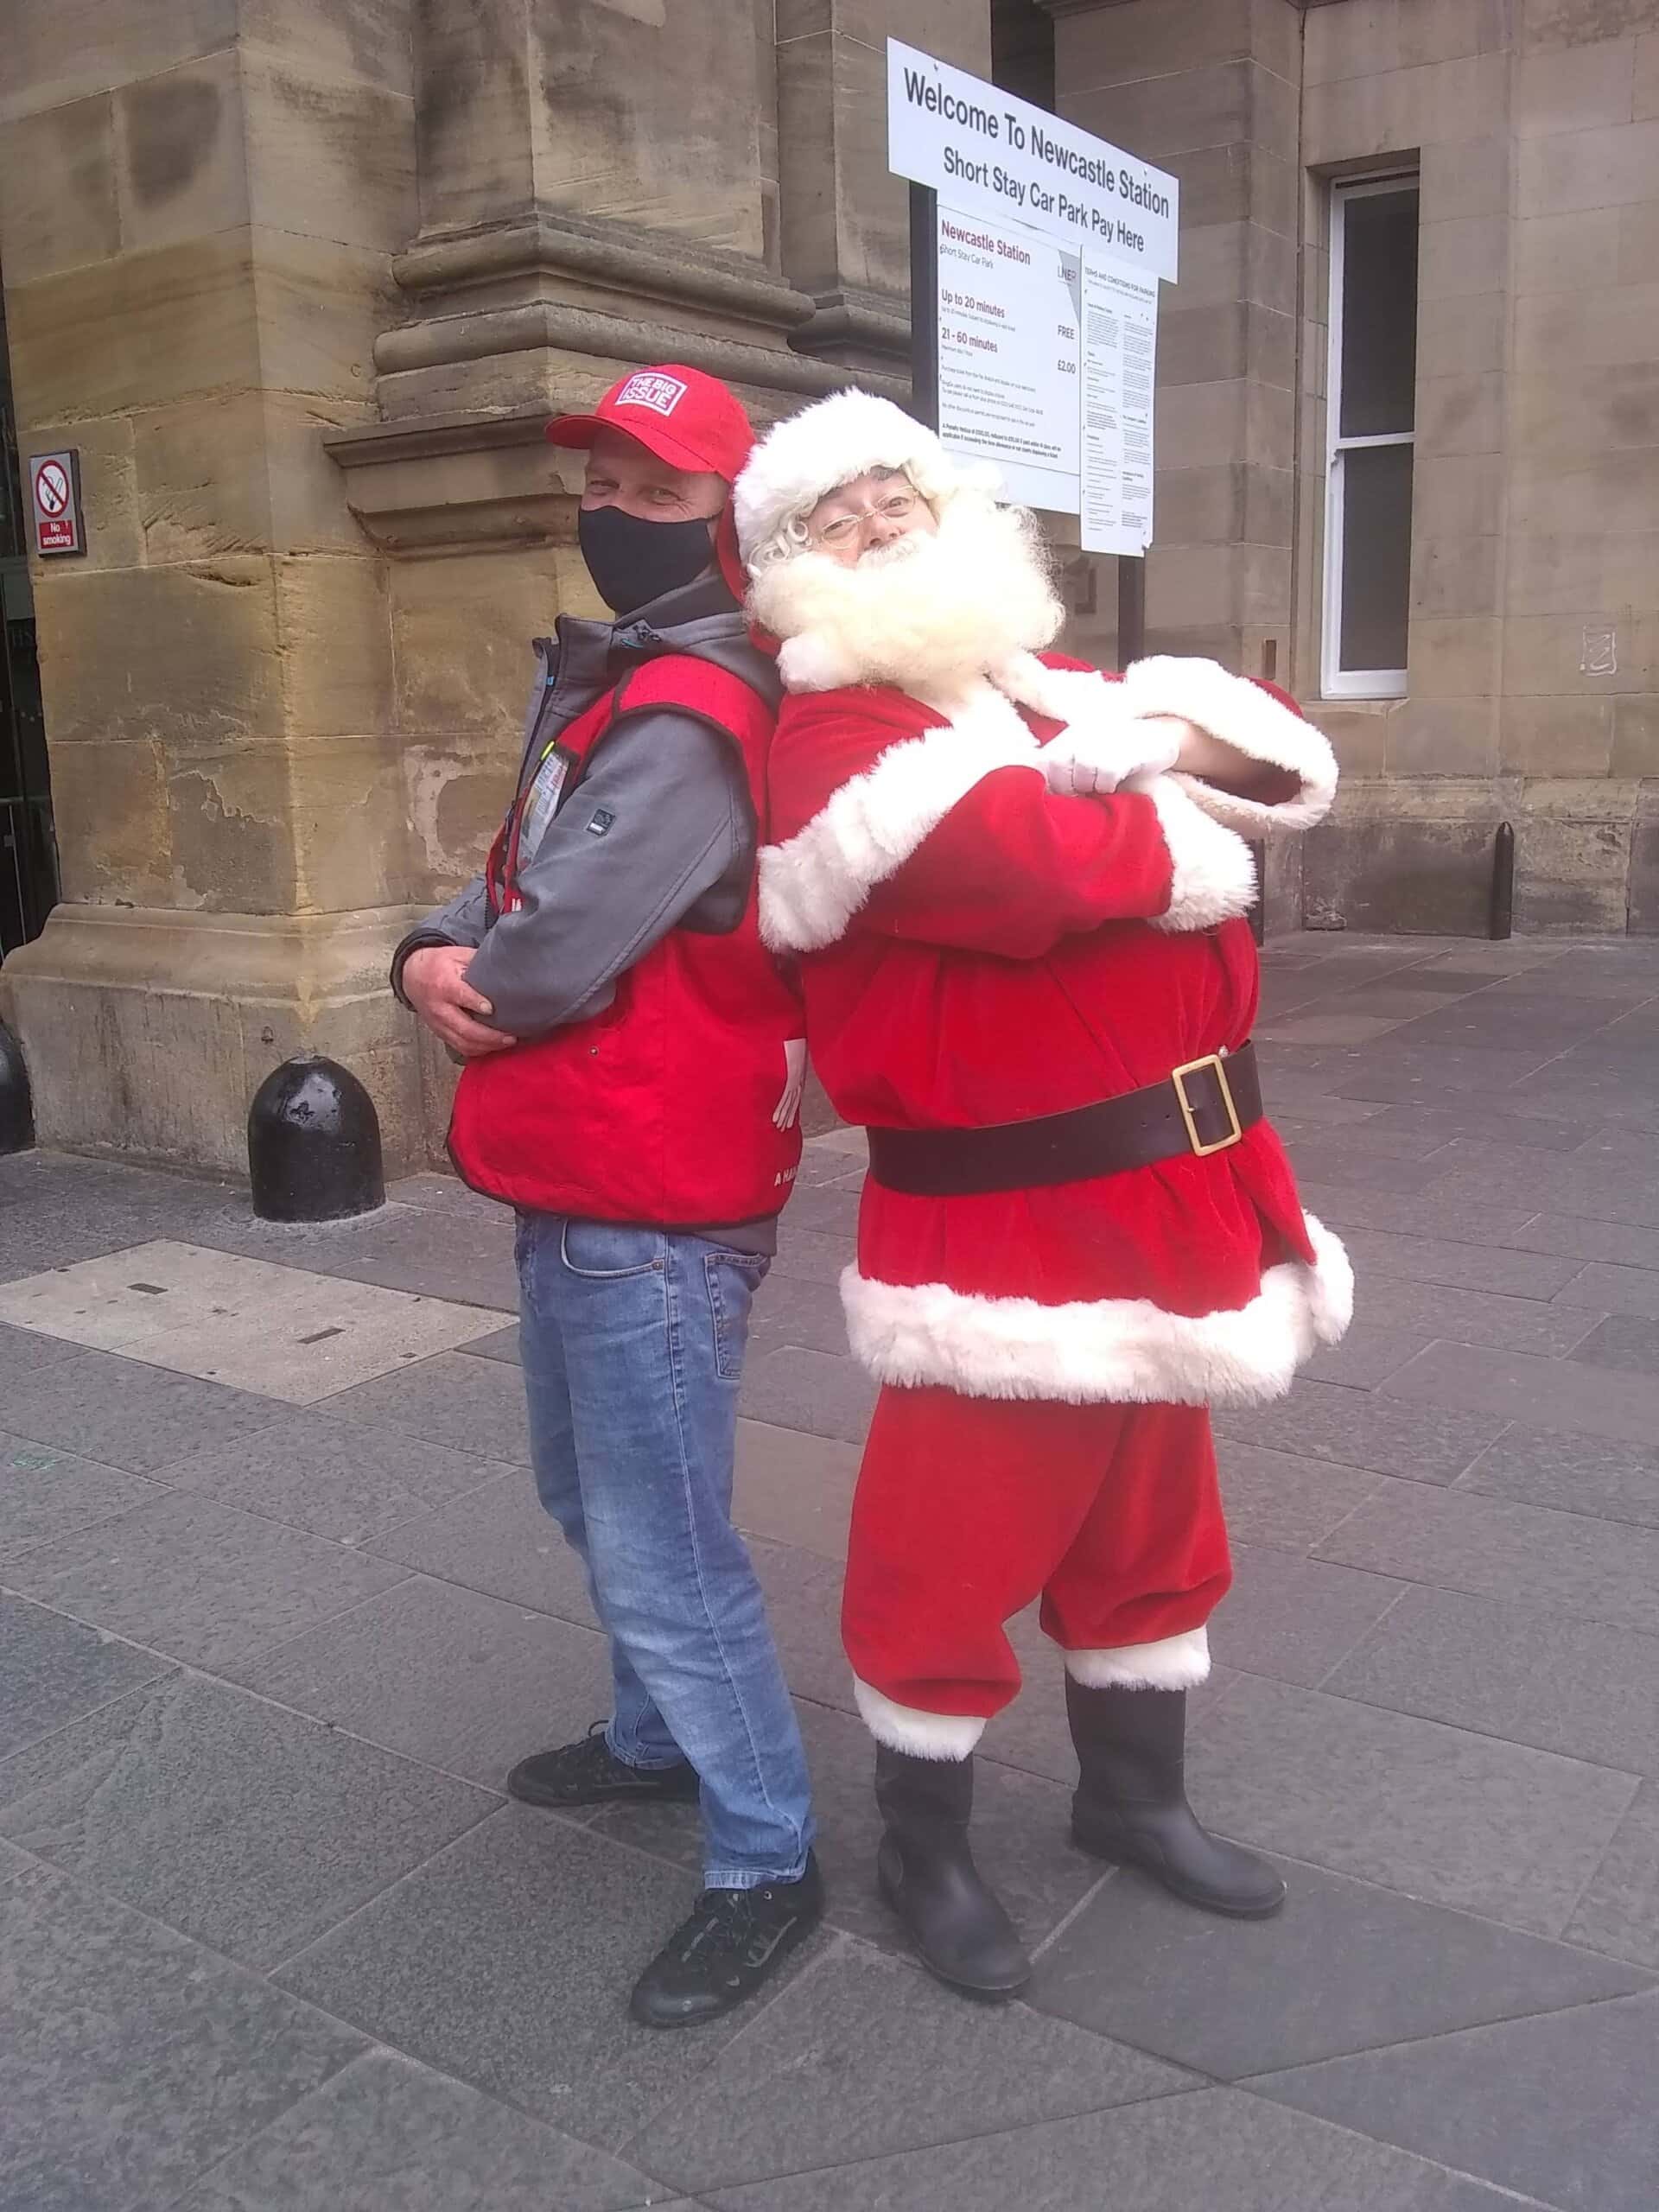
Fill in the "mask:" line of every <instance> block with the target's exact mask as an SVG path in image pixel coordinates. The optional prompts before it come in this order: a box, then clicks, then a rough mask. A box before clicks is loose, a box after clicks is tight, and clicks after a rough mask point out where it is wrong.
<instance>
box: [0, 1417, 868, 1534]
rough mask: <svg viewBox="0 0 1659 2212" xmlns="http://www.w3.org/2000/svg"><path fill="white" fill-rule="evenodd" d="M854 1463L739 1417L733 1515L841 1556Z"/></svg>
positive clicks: (830, 1442) (796, 1435) (746, 1528)
mask: <svg viewBox="0 0 1659 2212" xmlns="http://www.w3.org/2000/svg"><path fill="white" fill-rule="evenodd" d="M858 1462H859V1452H858V1449H857V1446H855V1445H851V1444H843V1443H842V1442H840V1441H838V1440H836V1439H834V1438H830V1437H823V1436H812V1435H810V1434H808V1433H806V1432H805V1431H804V1430H801V1429H792V1428H778V1427H772V1425H771V1424H769V1423H767V1422H765V1421H739V1422H738V1424H737V1470H736V1477H735V1481H734V1489H733V1518H734V1520H735V1522H736V1523H737V1525H738V1527H739V1528H740V1529H742V1530H743V1532H744V1534H745V1535H753V1536H766V1537H770V1538H771V1539H772V1541H773V1542H775V1543H783V1544H795V1545H798V1546H799V1547H800V1548H802V1549H803V1550H805V1551H810V1552H815V1553H817V1555H818V1556H819V1557H820V1558H823V1559H829V1560H841V1559H844V1558H845V1557H846V1555H847V1525H848V1521H849V1516H850V1515H851V1512H852V1503H853V1490H854V1486H855V1484H856V1482H857V1479H858ZM0 1465H3V1462H0Z"/></svg>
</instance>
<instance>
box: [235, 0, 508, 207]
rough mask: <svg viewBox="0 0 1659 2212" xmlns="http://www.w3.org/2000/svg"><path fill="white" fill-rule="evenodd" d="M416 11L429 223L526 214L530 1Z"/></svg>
mask: <svg viewBox="0 0 1659 2212" xmlns="http://www.w3.org/2000/svg"><path fill="white" fill-rule="evenodd" d="M277 4H282V0H277ZM414 16H415V46H414V54H415V80H416V97H415V138H416V148H415V170H416V179H417V180H418V184H419V192H420V217H421V227H422V229H423V231H434V230H448V229H451V228H456V229H459V228H462V227H464V226H467V225H468V224H472V223H488V222H499V221H500V220H502V219H504V218H505V217H506V216H509V215H518V214H523V213H524V212H525V211H526V210H527V209H528V208H529V207H531V206H532V205H533V203H534V200H535V195H536V179H535V158H534V153H533V149H532V146H531V132H530V92H529V78H528V69H529V60H530V41H529V23H528V16H527V0H423V4H422V5H421V6H420V7H418V8H417V9H416V10H415V11H414Z"/></svg>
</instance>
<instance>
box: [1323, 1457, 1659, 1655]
mask: <svg viewBox="0 0 1659 2212" xmlns="http://www.w3.org/2000/svg"><path fill="white" fill-rule="evenodd" d="M1318 1550H1319V1556H1320V1557H1321V1558H1325V1559H1336V1560H1342V1561H1343V1562H1344V1564H1345V1565H1346V1566H1349V1567H1369V1568H1370V1570H1371V1571H1372V1572H1373V1573H1378V1574H1396V1575H1398V1576H1400V1578H1401V1579H1402V1580H1403V1581H1408V1582H1427V1583H1433V1584H1434V1585H1436V1586H1438V1587H1439V1588H1440V1589H1443V1590H1467V1591H1469V1592H1471V1593H1472V1594H1473V1595H1474V1596H1476V1597H1482V1598H1496V1599H1500V1600H1503V1599H1510V1600H1512V1601H1514V1602H1515V1603H1516V1604H1522V1605H1535V1606H1537V1607H1538V1608H1539V1609H1540V1610H1541V1611H1547V1612H1554V1613H1564V1614H1567V1615H1568V1616H1569V1617H1570V1618H1573V1619H1576V1620H1588V1621H1607V1622H1611V1624H1613V1625H1614V1626H1616V1627H1623V1628H1630V1629H1634V1630H1636V1631H1637V1633H1638V1634H1639V1635H1643V1636H1656V1635H1659V1534H1656V1533H1655V1532H1654V1531H1653V1530H1651V1529H1636V1528H1631V1527H1630V1526H1629V1525H1627V1524H1620V1523H1616V1522H1604V1521H1599V1520H1594V1519H1592V1518H1591V1517H1590V1516H1588V1515H1586V1514H1580V1513H1558V1512H1555V1511H1554V1510H1551V1509H1549V1508H1548V1507H1544V1506H1535V1505H1516V1504H1514V1503H1511V1502H1510V1500H1509V1499H1508V1498H1500V1497H1484V1496H1481V1495H1478V1494H1474V1493H1471V1492H1470V1491H1464V1490H1457V1491H1427V1490H1424V1491H1420V1492H1418V1493H1417V1494H1416V1495H1415V1496H1410V1495H1408V1494H1406V1493H1405V1492H1403V1491H1401V1492H1398V1493H1396V1492H1395V1491H1383V1492H1382V1493H1381V1494H1380V1495H1378V1496H1377V1497H1373V1498H1370V1499H1368V1500H1367V1502H1366V1503H1364V1504H1363V1505H1362V1506H1360V1507H1359V1508H1358V1509H1357V1510H1356V1511H1355V1512H1353V1513H1352V1514H1351V1515H1350V1516H1349V1517H1348V1519H1347V1520H1346V1521H1344V1522H1343V1524H1342V1526H1341V1528H1339V1529H1337V1530H1336V1532H1335V1533H1334V1534H1333V1535H1331V1536H1329V1537H1327V1538H1326V1539H1325V1541H1324V1542H1323V1543H1322V1544H1320V1545H1319V1547H1318Z"/></svg>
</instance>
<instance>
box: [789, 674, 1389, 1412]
mask: <svg viewBox="0 0 1659 2212" xmlns="http://www.w3.org/2000/svg"><path fill="white" fill-rule="evenodd" d="M1116 680H1118V679H1115V678H1114V679H1106V678H1103V677H1100V676H1099V675H1098V674H1097V673H1096V672H1095V671H1090V670H1087V669H1085V668H1084V666H1083V665H1082V664H1079V663H1076V662H1071V661H1066V660H1065V659H1063V658H1060V657H1059V656H1058V655H1045V656H1043V657H1042V658H1041V661H1040V664H1039V663H1038V662H1035V661H1031V662H1029V663H1028V664H1027V670H1026V672H1025V676H1024V679H1023V681H1022V682H1020V683H1019V684H1018V685H1017V686H1016V687H1014V688H1017V690H1018V691H1019V694H1020V703H1019V704H1018V705H1017V706H1016V704H1014V702H1011V701H1010V699H1009V698H1008V697H1007V696H1004V695H1003V693H1002V692H1001V691H998V690H995V689H994V688H993V687H992V686H991V685H990V684H988V683H983V682H980V683H976V684H974V685H973V686H971V687H970V688H969V690H967V691H966V692H964V693H963V695H962V696H961V697H960V698H958V699H957V700H955V701H953V702H949V703H948V704H946V705H940V706H929V705H926V704H925V703H924V702H922V701H920V700H919V699H915V698H912V697H910V696H907V695H906V694H905V693H903V692H900V691H898V690H892V689H888V688H884V687H876V686H859V687H851V688H848V689H844V690H835V691H826V692H821V693H817V694H809V695H806V696H796V697H793V698H791V699H789V700H788V701H786V702H785V707H784V710H783V714H782V716H781V719H780V720H779V725H778V730H777V734H776V736H775V738H774V741H773V745H772V755H771V763H770V772H769V773H770V794H771V826H772V836H773V837H774V838H775V840H776V842H774V843H773V844H772V845H770V846H769V847H767V848H766V849H765V850H764V851H763V853H762V855H761V861H760V917H761V928H762V931H763V933H764V934H765V936H766V938H767V941H768V942H769V943H770V944H772V946H773V947H774V949H776V950H780V951H790V952H793V953H796V954H798V955H799V956H801V972H802V979H803V983H804V991H805V996H806V1005H807V1023H808V1033H809V1037H810V1043H811V1047H812V1052H813V1056H814V1058H815V1060H816V1062H817V1067H818V1070H819V1072H820V1074H821V1076H822V1077H823V1083H824V1085H825V1088H826V1090H828V1092H829V1096H830V1098H831V1100H832V1102H833V1103H834V1104H835V1106H836V1109H837V1111H838V1112H839V1113H840V1114H841V1115H842V1116H843V1117H844V1118H845V1119H846V1120H848V1121H849V1122H860V1123H864V1124H868V1125H874V1126H877V1127H884V1128H900V1129H926V1128H978V1127H984V1126H988V1125H990V1124H995V1123H998V1122H1011V1121H1020V1120H1026V1119H1028V1118H1030V1117H1033V1116H1039V1115H1046V1114H1054V1113H1059V1112H1063V1111H1065V1110H1067V1109H1071V1108H1074V1107H1079V1106H1084V1105H1088V1104H1090V1103H1094V1102H1095V1101H1096V1100H1099V1099H1103V1098H1109V1097H1112V1096H1116V1095H1118V1094H1120V1093H1122V1092H1124V1091H1128V1090H1135V1089H1137V1088H1139V1087H1140V1086H1141V1085H1143V1084H1151V1083H1156V1082H1158V1081H1160V1080H1161V1079H1163V1078H1165V1077H1167V1076H1168V1074H1169V1073H1170V1071H1171V1070H1172V1069H1173V1068H1175V1067H1177V1066H1179V1065H1182V1064H1184V1063H1185V1062H1187V1061H1190V1060H1194V1059H1197V1058H1201V1057H1202V1056H1204V1055H1205V1054H1208V1053H1212V1052H1228V1051H1233V1050H1236V1048H1237V1047H1238V1046H1241V1045H1242V1044H1243V1042H1244V1041H1245V1039H1247V1038H1248V1037H1249V1032H1250V1025H1251V1022H1252V1020H1253V1019H1254V1016H1255V1002H1256V987H1257V968H1256V958H1255V944H1254V942H1253V940H1252V938H1251V933H1250V930H1249V925H1248V923H1247V922H1246V921H1245V920H1244V919H1243V916H1244V915H1245V914H1246V912H1248V910H1249V905H1250V902H1251V900H1252V899H1253V896H1254V893H1255V879H1254V868H1253V865H1252V861H1251V856H1250V854H1249V849H1248V848H1247V845H1246V843H1245V841H1244V835H1242V834H1241V832H1243V833H1245V834H1248V835H1250V836H1260V835H1264V834H1268V833H1270V832H1271V831H1272V830H1273V829H1275V828H1287V829H1299V828H1302V827H1305V826H1306V824H1307V823H1309V822H1311V821H1313V820H1316V819H1317V818H1318V817H1319V814H1320V813H1322V812H1323V811H1324V810H1325V806H1326V805H1328V804H1329V802H1330V797H1331V794H1332V790H1333V789H1334V785H1335V769H1334V766H1333V764H1332V759H1331V754H1330V750H1329V747H1327V746H1326V745H1325V741H1324V739H1323V738H1321V737H1320V736H1319V733H1318V732H1317V731H1315V730H1314V729H1313V728H1312V727H1311V726H1310V725H1309V724H1308V723H1306V721H1303V720H1302V718H1301V717H1300V714H1299V713H1298V712H1297V710H1296V709H1295V707H1294V703H1293V702H1290V701H1289V700H1288V699H1287V697H1286V696H1285V695H1284V694H1283V693H1281V692H1279V691H1278V690H1275V689H1274V687H1271V686H1265V685H1256V684H1253V683H1246V682H1244V681H1243V680H1242V679H1240V678H1237V677H1231V676H1229V675H1228V674H1226V672H1225V671H1223V670H1222V669H1220V668H1219V667H1217V666H1216V665H1215V664H1213V663H1209V662H1198V661H1175V660H1158V659H1154V660H1150V661H1144V662H1141V663H1139V664H1137V665H1136V666H1135V668H1134V669H1132V670H1131V671H1129V675H1128V678H1127V681H1128V684H1129V686H1130V692H1131V697H1132V699H1133V701H1134V703H1135V710H1136V711H1137V712H1139V713H1141V714H1154V713H1163V714H1173V715H1181V716H1182V717H1184V718H1185V719H1186V720H1189V721H1192V722H1194V723H1196V724H1197V725H1198V727H1199V728H1203V729H1205V730H1207V731H1208V732H1209V733H1210V734H1212V735H1213V736H1216V737H1217V738H1220V739H1222V740H1224V741H1226V742H1228V743H1230V744H1231V745H1233V746H1236V747H1237V748H1238V749H1239V750H1241V751H1242V752H1244V753H1247V754H1249V755H1250V756H1251V757H1253V758H1255V759H1258V760H1265V761H1271V762H1274V764H1275V765H1277V766H1281V767H1284V768H1287V769H1290V770H1293V771H1294V772H1296V773H1297V774H1298V775H1299V776H1300V779H1301V789H1300V792H1299V794H1298V796H1297V798H1295V799H1294V800H1293V801H1291V802H1290V803H1288V804H1284V805H1279V806H1272V807H1268V806H1263V805H1258V804H1253V803H1249V802H1245V801H1241V800H1237V799H1234V798H1230V797H1228V796H1227V795H1225V794H1224V793H1221V792H1218V791H1213V790H1211V789H1210V788H1208V787H1206V786H1202V785H1197V784H1195V783H1193V782H1192V780H1190V779H1186V778H1182V777H1175V776H1161V777H1158V778H1156V779H1153V780H1152V781H1151V782H1150V784H1149V787H1148V788H1147V789H1146V790H1145V791H1125V792H1122V793H1120V794H1117V795H1114V796H1112V797H1110V798H1058V797H1054V796H1052V795H1051V794H1050V792H1049V791H1048V789H1047V787H1046V781H1045V779H1044V776H1043V772H1042V769H1041V766H1040V764H1039V759H1038V747H1039V744H1041V743H1043V742H1046V741H1047V740H1048V739H1049V738H1051V737H1052V736H1053V735H1055V734H1057V733H1058V730H1059V728H1061V726H1062V725H1063V724H1065V723H1067V722H1075V721H1077V720H1078V719H1079V717H1080V716H1086V715H1087V713H1088V711H1089V709H1090V705H1091V703H1097V702H1099V701H1100V699H1101V697H1102V696H1103V695H1102V693H1101V691H1100V689H1099V687H1100V686H1101V685H1102V684H1103V682H1106V681H1116ZM842 1294H843V1298H844V1301H845V1305H846V1310H847V1316H848V1324H849V1337H850V1339H851V1343H852V1348H853V1350H854V1352H855V1355H856V1356H857V1357H858V1358H859V1359H860V1360H861V1362H862V1363H863V1364H864V1365H865V1366H866V1367H867V1368H868V1370H869V1371H870V1372H871V1373H872V1374H873V1375H874V1376H876V1377H877V1379H878V1380H880V1382H882V1383H888V1384H893V1385H898V1386H906V1385H917V1384H939V1385H942V1386H944V1387H945V1388H947V1389H950V1390H953V1391H956V1392H957V1393H959V1394H961V1395H965V1396H969V1397H989V1398H1040V1399H1058V1400H1065V1401H1070V1402H1076V1403H1088V1402H1144V1403H1156V1402H1174V1403H1189V1404H1206V1403H1207V1404H1246V1403H1251V1402H1259V1401H1262V1400H1265V1399H1269V1398H1273V1397H1276V1396H1278V1395H1281V1394H1282V1393H1283V1392H1284V1391H1285V1390H1287V1389H1288V1388H1289V1385H1290V1383H1291V1379H1292V1377H1293V1376H1294V1373H1295V1371H1296V1369H1297V1367H1298V1366H1299V1365H1300V1363H1302V1362H1303V1361H1304V1360H1305V1359H1306V1358H1307V1357H1309V1355H1310V1354H1311V1353H1312V1352H1313V1351H1314V1349H1315V1348H1316V1347H1317V1346H1318V1345H1319V1344H1330V1343H1334V1342H1335V1341H1336V1340H1337V1339H1338V1338H1339V1337H1340V1335H1341V1334H1342V1332H1343V1330H1344V1328H1345V1326H1346V1325H1347V1321H1348V1318H1349V1314H1350V1312H1351V1303H1352V1278H1351V1273H1350V1270H1349V1268H1348V1264H1347V1260H1346V1257H1345V1255H1344V1253H1343V1250H1342V1248H1341V1246H1340V1245H1339V1244H1338V1242H1337V1240H1336V1239H1335V1238H1334V1237H1332V1236H1330V1235H1329V1234H1328V1232H1326V1231H1325V1230H1323V1229H1322V1228H1321V1227H1320V1226H1319V1224H1318V1223H1317V1222H1316V1221H1313V1220H1312V1219H1310V1218H1308V1217H1306V1216H1305V1215H1304V1213H1303V1211H1302V1208H1301V1205H1300V1200H1299V1199H1298V1197H1297V1193H1296V1187H1295V1183H1294V1179H1293V1177H1292V1174H1291V1170H1290V1166H1289V1164H1288V1162H1287V1160H1286V1157H1285V1154H1284V1151H1283V1148H1282V1147H1281V1144H1280V1142H1279V1140H1278V1138H1277V1137H1276V1135H1274V1132H1273V1131H1272V1129H1271V1128H1269V1127H1268V1124H1267V1123H1266V1122H1258V1123H1257V1124H1256V1125H1255V1127H1254V1128H1251V1129H1250V1130H1249V1131H1248V1132H1247V1133H1246V1135H1245V1136H1244V1138H1243V1141H1242V1142H1241V1143H1239V1144H1237V1145H1236V1146H1235V1147H1231V1148H1230V1149H1229V1150H1227V1151H1225V1152H1221V1153H1217V1154H1211V1155H1210V1156H1208V1157H1205V1158H1199V1157H1197V1156H1185V1155H1184V1156H1182V1157H1179V1158H1177V1159H1173V1160H1164V1161H1160V1162H1158V1163H1156V1164H1154V1165H1153V1166H1146V1167H1141V1168H1135V1169H1130V1170H1128V1171H1125V1172H1123V1173H1117V1174H1113V1175H1108V1176H1102V1177H1097V1178H1094V1179H1090V1180H1088V1181H1084V1182H1078V1183H1071V1184H1066V1185H1055V1186H1049V1187H1045V1188H1040V1189H1036V1190H1025V1191H1014V1192H994V1193H987V1194H984V1195H980V1196H970V1197H954V1198H922V1197H913V1196H909V1195H906V1194H902V1193H899V1192H893V1191H889V1190H887V1189H885V1188H883V1187H882V1186H881V1185H879V1184H877V1183H875V1182H874V1181H873V1180H872V1181H871V1182H869V1183H868V1184H867V1185H866V1188H865V1194H864V1198H863V1202H862V1206H861V1213H860V1219H859V1235H858V1259H857V1263H856V1265H855V1267H854V1268H849V1270H848V1272H847V1274H846V1276H845V1277H844V1279H843V1282H842Z"/></svg>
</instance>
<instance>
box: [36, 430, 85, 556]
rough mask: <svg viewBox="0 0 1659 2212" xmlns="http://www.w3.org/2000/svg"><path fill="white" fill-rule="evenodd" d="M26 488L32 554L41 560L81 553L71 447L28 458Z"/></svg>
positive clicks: (76, 466) (76, 462)
mask: <svg viewBox="0 0 1659 2212" xmlns="http://www.w3.org/2000/svg"><path fill="white" fill-rule="evenodd" d="M29 512H30V514H31V516H32V517H33V518H34V524H35V551H36V552H37V553H38V554H40V556H41V558H42V559H45V558H47V557H48V556H49V555H52V554H54V553H84V552H85V551H86V528H85V525H84V524H83V523H82V521H81V514H80V455H79V453H77V452H76V450H75V449H74V448H73V446H72V447H70V448H67V451H65V452H63V453H36V454H30V455H29Z"/></svg>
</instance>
